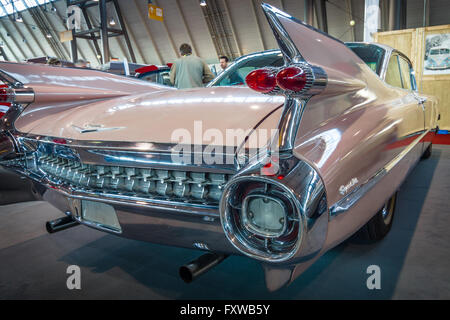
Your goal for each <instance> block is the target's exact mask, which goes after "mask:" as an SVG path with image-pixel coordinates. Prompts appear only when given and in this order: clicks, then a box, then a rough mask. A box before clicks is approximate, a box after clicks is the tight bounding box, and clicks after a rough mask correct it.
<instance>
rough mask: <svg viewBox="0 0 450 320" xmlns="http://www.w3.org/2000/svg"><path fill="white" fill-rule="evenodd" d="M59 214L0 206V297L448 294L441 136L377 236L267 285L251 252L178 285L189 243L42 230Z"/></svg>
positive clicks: (449, 157) (447, 155)
mask: <svg viewBox="0 0 450 320" xmlns="http://www.w3.org/2000/svg"><path fill="white" fill-rule="evenodd" d="M60 215H61V213H59V212H58V211H57V210H56V209H54V208H53V207H51V206H50V205H48V204H46V203H44V202H22V203H17V204H10V205H4V206H0V262H1V263H0V299H16V298H20V299H36V298H42V299H90V298H104V299H118V298H120V299H222V298H225V299H450V275H449V270H450V232H449V231H450V146H440V147H439V146H435V148H434V152H433V155H432V158H430V159H428V160H426V161H422V162H420V163H419V165H418V166H417V167H416V168H415V169H414V171H413V172H412V174H411V175H410V176H409V178H408V180H407V181H406V183H405V184H404V185H403V187H402V189H401V193H400V195H399V202H398V207H397V211H396V213H395V220H394V225H393V228H392V230H391V232H390V233H389V234H388V236H387V237H386V238H385V239H384V240H383V241H381V242H379V243H377V244H376V245H362V244H355V243H348V242H346V243H344V244H342V245H340V246H339V247H337V248H335V249H333V250H331V251H330V252H328V253H327V254H326V255H324V256H323V257H322V258H321V259H319V260H318V261H317V262H316V263H315V264H314V265H313V266H312V267H311V268H310V269H309V270H308V271H306V272H305V273H304V274H303V275H302V276H301V277H300V278H298V279H297V280H296V281H295V282H294V283H292V284H291V285H290V286H289V287H286V288H283V289H281V290H279V291H276V292H273V293H270V292H268V291H267V290H266V289H265V285H264V279H263V272H262V270H261V268H260V266H259V264H258V263H257V262H256V261H252V260H250V259H247V258H244V257H230V258H228V259H226V260H225V261H224V262H223V263H222V264H220V265H219V266H218V267H216V268H215V269H213V270H211V271H210V272H209V273H207V274H205V275H203V276H202V277H200V278H199V279H198V280H196V281H195V282H194V283H191V284H189V285H188V284H185V283H184V282H182V281H181V280H180V279H179V278H178V277H177V273H178V266H179V265H182V264H184V263H186V262H188V261H189V260H191V259H192V258H194V257H196V256H198V253H197V252H196V251H194V250H187V249H178V248H171V247H164V246H159V245H153V244H149V243H143V242H138V241H132V240H127V239H121V238H118V237H115V236H112V235H106V234H104V233H101V232H98V231H95V230H92V229H89V228H87V227H84V226H78V227H75V228H72V229H68V230H65V231H62V232H59V233H56V234H53V235H49V234H47V233H46V231H45V228H44V223H45V222H46V221H47V220H49V219H53V218H56V217H59V216H60ZM73 264H74V265H78V266H80V268H81V286H82V288H81V290H73V291H71V290H68V289H67V288H66V279H67V276H68V275H67V274H66V268H67V267H68V266H69V265H73ZM373 264H375V265H378V266H380V268H381V290H375V291H373V290H368V289H367V287H366V279H367V277H368V275H367V274H366V269H367V267H368V266H369V265H373Z"/></svg>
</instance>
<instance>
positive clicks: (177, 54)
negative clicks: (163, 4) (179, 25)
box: [153, 0, 180, 58]
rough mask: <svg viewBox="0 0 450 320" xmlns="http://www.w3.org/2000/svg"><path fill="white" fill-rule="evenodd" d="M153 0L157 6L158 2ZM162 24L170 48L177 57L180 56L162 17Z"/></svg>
mask: <svg viewBox="0 0 450 320" xmlns="http://www.w3.org/2000/svg"><path fill="white" fill-rule="evenodd" d="M153 1H154V2H155V5H156V6H158V7H159V5H158V2H157V1H156V0H153ZM162 24H163V27H164V30H166V33H167V37H168V38H169V42H170V44H171V46H172V49H173V51H174V52H175V57H177V58H179V57H180V53H179V52H178V48H177V46H176V45H175V43H174V42H173V38H172V35H171V33H170V32H169V29H168V28H167V24H166V21H165V20H164V19H163V21H162Z"/></svg>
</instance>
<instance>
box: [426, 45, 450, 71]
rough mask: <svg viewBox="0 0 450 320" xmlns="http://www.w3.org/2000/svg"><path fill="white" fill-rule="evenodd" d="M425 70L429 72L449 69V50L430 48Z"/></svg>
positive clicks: (445, 48)
mask: <svg viewBox="0 0 450 320" xmlns="http://www.w3.org/2000/svg"><path fill="white" fill-rule="evenodd" d="M425 68H426V69H429V70H442V69H447V68H450V48H447V47H442V46H440V47H434V48H431V49H430V53H429V54H428V59H427V62H426V65H425Z"/></svg>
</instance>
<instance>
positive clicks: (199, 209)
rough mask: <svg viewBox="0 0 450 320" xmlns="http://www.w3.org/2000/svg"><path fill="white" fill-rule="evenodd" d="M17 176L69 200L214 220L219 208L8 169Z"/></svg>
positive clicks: (217, 215)
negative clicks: (89, 187)
mask: <svg viewBox="0 0 450 320" xmlns="http://www.w3.org/2000/svg"><path fill="white" fill-rule="evenodd" d="M8 169H10V170H13V171H15V172H17V173H19V174H22V175H25V176H27V177H29V178H30V179H32V180H34V181H35V182H37V183H39V184H41V185H43V186H44V187H45V188H47V189H52V190H54V191H56V192H58V193H61V194H62V195H64V196H65V197H67V198H70V199H80V200H91V201H98V202H105V203H110V204H116V205H130V206H136V207H144V208H149V209H158V210H166V211H172V212H176V213H186V214H191V215H201V216H211V217H214V218H218V217H219V208H218V207H217V206H212V205H204V204H196V203H182V202H174V201H168V200H160V199H148V198H140V197H135V196H126V195H119V194H117V195H116V194H107V193H101V192H87V191H84V190H79V189H76V188H72V187H70V186H68V185H65V184H61V185H60V184H55V183H53V182H52V181H50V180H48V179H47V178H41V177H39V176H37V175H36V174H33V173H31V172H28V171H24V170H19V169H17V168H13V167H8Z"/></svg>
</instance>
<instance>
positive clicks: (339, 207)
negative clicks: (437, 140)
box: [330, 129, 430, 219]
mask: <svg viewBox="0 0 450 320" xmlns="http://www.w3.org/2000/svg"><path fill="white" fill-rule="evenodd" d="M429 131H430V130H429V129H428V130H425V131H423V132H422V131H421V132H419V133H417V134H419V136H418V137H417V138H416V139H415V140H414V141H413V142H411V144H410V145H409V146H408V147H406V148H405V149H403V150H402V151H401V152H400V153H399V154H398V155H397V156H396V157H395V158H394V159H392V160H391V161H390V162H388V163H387V164H386V165H385V166H384V167H383V168H381V169H380V170H379V171H378V172H376V173H375V174H374V175H373V176H372V177H370V178H369V179H367V180H366V181H365V182H363V183H362V184H360V185H359V186H357V187H356V188H355V189H353V191H352V192H351V193H350V194H348V195H347V196H345V197H343V198H342V199H340V200H338V201H337V202H336V203H335V204H333V205H332V206H331V207H330V219H333V218H334V217H336V216H338V215H340V214H341V213H344V212H346V211H348V210H349V209H351V208H352V207H353V206H354V205H355V204H356V203H357V202H358V201H359V200H360V199H361V198H362V197H364V196H365V195H366V194H367V193H368V192H369V191H370V190H371V189H372V188H373V187H374V186H375V185H376V184H377V182H378V181H380V180H381V179H382V178H383V177H384V176H385V175H387V174H388V173H389V172H390V171H391V170H392V169H393V168H394V167H395V166H396V165H397V164H398V163H399V162H400V161H401V160H402V159H403V158H404V157H405V156H406V155H407V154H408V153H409V152H410V151H411V150H412V149H413V148H414V147H415V146H416V145H417V144H418V143H419V142H420V140H422V138H423V137H425V136H426V134H427V133H428V132H429Z"/></svg>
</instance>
